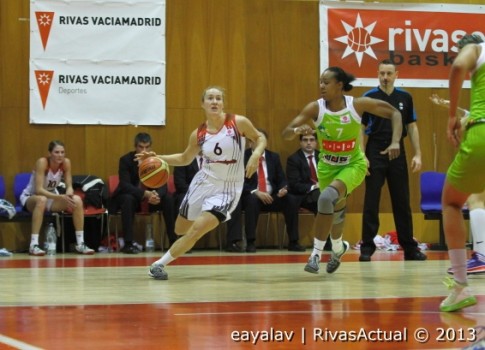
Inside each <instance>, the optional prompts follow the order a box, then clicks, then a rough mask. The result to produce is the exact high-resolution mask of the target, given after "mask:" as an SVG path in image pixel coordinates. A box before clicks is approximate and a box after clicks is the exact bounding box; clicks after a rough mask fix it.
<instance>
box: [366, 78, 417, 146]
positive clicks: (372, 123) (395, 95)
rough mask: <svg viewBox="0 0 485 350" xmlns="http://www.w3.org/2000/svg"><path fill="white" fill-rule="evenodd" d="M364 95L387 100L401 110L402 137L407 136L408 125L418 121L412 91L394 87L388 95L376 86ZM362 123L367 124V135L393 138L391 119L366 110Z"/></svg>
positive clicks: (383, 138)
mask: <svg viewBox="0 0 485 350" xmlns="http://www.w3.org/2000/svg"><path fill="white" fill-rule="evenodd" d="M364 96H365V97H371V98H377V99H379V100H383V101H386V102H388V103H389V104H390V105H392V106H393V107H394V108H396V109H397V110H398V111H399V112H401V115H402V124H403V125H402V137H401V139H402V138H404V137H406V135H407V134H408V130H407V125H408V124H410V123H414V122H415V121H416V112H415V111H414V106H413V98H412V96H411V94H410V93H408V92H407V91H404V90H401V89H399V88H394V91H393V92H392V93H391V94H390V95H388V94H386V93H385V92H384V91H382V90H381V89H380V87H376V88H374V89H372V90H369V91H367V92H366V93H365V94H364ZM362 124H364V125H365V126H366V128H365V133H366V135H367V136H369V137H372V138H373V139H379V140H391V139H392V122H391V120H390V119H385V118H380V117H377V116H375V115H374V114H371V113H367V112H365V113H364V114H363V115H362Z"/></svg>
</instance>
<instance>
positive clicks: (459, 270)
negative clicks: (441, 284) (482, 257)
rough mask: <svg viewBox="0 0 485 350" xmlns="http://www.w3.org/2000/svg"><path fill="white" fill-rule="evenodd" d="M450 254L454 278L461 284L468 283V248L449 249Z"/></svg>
mask: <svg viewBox="0 0 485 350" xmlns="http://www.w3.org/2000/svg"><path fill="white" fill-rule="evenodd" d="M448 256H449V257H450V262H451V268H452V269H453V278H454V279H455V281H457V282H458V283H461V284H467V283H468V280H467V277H466V249H450V250H448Z"/></svg>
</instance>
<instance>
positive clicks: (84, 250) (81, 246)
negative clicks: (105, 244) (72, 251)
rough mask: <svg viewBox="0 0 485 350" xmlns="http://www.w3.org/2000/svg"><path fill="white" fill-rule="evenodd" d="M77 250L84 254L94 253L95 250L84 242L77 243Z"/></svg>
mask: <svg viewBox="0 0 485 350" xmlns="http://www.w3.org/2000/svg"><path fill="white" fill-rule="evenodd" d="M76 252H78V253H79V254H83V255H93V254H94V250H93V249H91V248H89V247H88V246H87V245H86V243H84V242H83V243H81V244H78V245H76Z"/></svg>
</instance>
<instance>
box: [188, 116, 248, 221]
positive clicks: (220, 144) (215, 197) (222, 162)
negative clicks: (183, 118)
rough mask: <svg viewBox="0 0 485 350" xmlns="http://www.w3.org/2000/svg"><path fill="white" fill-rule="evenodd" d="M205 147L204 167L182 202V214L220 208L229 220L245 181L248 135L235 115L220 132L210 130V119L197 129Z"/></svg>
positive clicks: (191, 218) (226, 121)
mask: <svg viewBox="0 0 485 350" xmlns="http://www.w3.org/2000/svg"><path fill="white" fill-rule="evenodd" d="M197 142H198V144H199V145H200V147H201V149H202V158H203V163H202V168H201V169H200V171H199V172H198V173H197V174H196V175H195V177H194V179H193V180H192V182H191V183H190V186H189V190H188V192H187V194H186V196H185V198H184V200H183V201H182V204H181V206H180V215H181V216H183V217H184V218H186V219H188V220H191V221H193V220H195V219H196V218H197V217H198V216H199V215H200V213H201V212H203V211H217V212H220V213H221V214H223V215H224V216H225V217H226V220H228V219H229V218H230V217H231V216H230V213H231V212H232V211H233V210H234V209H235V208H236V206H237V203H238V202H239V198H240V196H241V192H242V189H243V184H244V150H245V145H246V138H245V137H244V136H243V135H241V134H240V133H239V130H238V128H237V126H236V121H235V115H230V114H226V120H225V122H224V125H223V126H222V127H221V129H220V130H219V131H218V132H216V133H210V132H208V131H207V125H206V123H204V124H202V125H201V126H199V128H198V130H197Z"/></svg>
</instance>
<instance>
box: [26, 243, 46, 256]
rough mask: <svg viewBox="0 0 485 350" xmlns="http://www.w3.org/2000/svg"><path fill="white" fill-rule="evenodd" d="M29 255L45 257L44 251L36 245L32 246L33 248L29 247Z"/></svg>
mask: <svg viewBox="0 0 485 350" xmlns="http://www.w3.org/2000/svg"><path fill="white" fill-rule="evenodd" d="M29 255H33V256H44V255H45V251H44V250H42V249H40V247H39V245H38V244H36V245H33V246H30V248H29Z"/></svg>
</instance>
